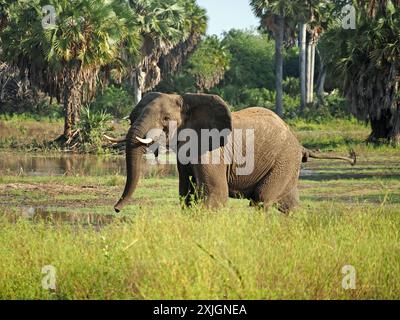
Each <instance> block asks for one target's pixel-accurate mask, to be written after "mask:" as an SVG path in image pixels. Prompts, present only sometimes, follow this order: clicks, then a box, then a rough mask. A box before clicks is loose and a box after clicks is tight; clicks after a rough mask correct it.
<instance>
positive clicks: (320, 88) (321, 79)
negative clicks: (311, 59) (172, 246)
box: [317, 58, 327, 105]
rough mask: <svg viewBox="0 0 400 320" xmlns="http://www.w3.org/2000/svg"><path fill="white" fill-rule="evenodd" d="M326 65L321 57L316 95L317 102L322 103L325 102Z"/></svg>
mask: <svg viewBox="0 0 400 320" xmlns="http://www.w3.org/2000/svg"><path fill="white" fill-rule="evenodd" d="M326 75H327V71H326V67H325V63H324V61H323V60H322V58H321V62H320V72H319V76H318V80H317V97H318V104H319V105H323V104H324V103H325V80H326Z"/></svg>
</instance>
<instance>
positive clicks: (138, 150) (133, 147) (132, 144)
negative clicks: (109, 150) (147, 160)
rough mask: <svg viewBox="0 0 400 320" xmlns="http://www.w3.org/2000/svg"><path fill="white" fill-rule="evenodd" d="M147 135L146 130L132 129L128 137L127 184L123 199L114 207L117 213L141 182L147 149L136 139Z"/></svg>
mask: <svg viewBox="0 0 400 320" xmlns="http://www.w3.org/2000/svg"><path fill="white" fill-rule="evenodd" d="M145 134H146V131H145V130H140V129H138V128H137V127H131V129H130V130H129V132H128V134H127V136H126V140H127V142H126V184H125V189H124V192H123V194H122V196H121V198H120V199H119V201H118V202H117V204H116V205H115V206H114V209H115V211H116V212H117V213H118V212H120V211H121V210H122V209H123V208H124V206H126V204H127V203H128V201H129V199H130V198H131V197H132V194H133V193H134V191H135V189H136V187H137V184H138V182H139V177H140V173H141V165H142V157H143V154H144V153H145V151H146V147H145V146H144V145H143V144H142V143H140V142H139V141H137V139H136V137H143V136H144V135H145Z"/></svg>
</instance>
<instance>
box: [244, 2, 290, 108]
mask: <svg viewBox="0 0 400 320" xmlns="http://www.w3.org/2000/svg"><path fill="white" fill-rule="evenodd" d="M250 5H251V7H252V8H253V12H254V14H255V15H256V16H257V17H258V18H260V21H261V26H262V27H263V28H265V29H267V30H268V31H269V32H270V34H271V35H272V37H273V38H274V39H275V64H276V76H275V78H276V79H275V81H276V106H275V108H276V110H275V111H276V113H277V114H278V115H280V116H283V49H284V46H285V45H286V46H291V45H293V44H294V42H295V39H296V36H295V24H293V19H292V17H293V16H294V12H295V10H296V6H295V5H294V3H293V2H290V1H285V0H273V1H268V0H251V1H250Z"/></svg>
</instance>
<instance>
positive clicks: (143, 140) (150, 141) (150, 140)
mask: <svg viewBox="0 0 400 320" xmlns="http://www.w3.org/2000/svg"><path fill="white" fill-rule="evenodd" d="M136 140H137V141H139V142H140V143H143V144H150V143H152V142H153V141H154V140H153V139H151V138H148V139H142V138H139V137H136Z"/></svg>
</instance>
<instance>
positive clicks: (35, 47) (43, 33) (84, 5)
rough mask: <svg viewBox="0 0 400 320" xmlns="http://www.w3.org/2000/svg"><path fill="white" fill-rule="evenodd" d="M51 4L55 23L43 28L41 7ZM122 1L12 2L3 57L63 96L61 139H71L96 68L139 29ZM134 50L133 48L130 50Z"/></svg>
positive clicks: (53, 93) (47, 89)
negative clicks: (53, 9)
mask: <svg viewBox="0 0 400 320" xmlns="http://www.w3.org/2000/svg"><path fill="white" fill-rule="evenodd" d="M44 5H52V6H54V8H55V10H56V13H57V20H56V24H55V25H54V26H51V28H46V29H44V28H43V27H42V7H43V6H44ZM134 18H135V16H134V15H133V14H132V13H131V10H130V8H129V6H128V5H127V4H126V3H125V1H123V0H112V1H107V0H75V1H68V0H31V1H26V2H25V1H24V2H20V1H18V2H16V3H15V4H13V5H12V6H11V9H10V17H9V25H8V26H7V27H6V28H5V29H4V30H3V32H2V34H1V38H3V39H4V42H3V44H2V45H3V49H4V57H5V58H6V59H7V61H8V62H10V63H12V64H13V65H15V66H17V67H18V68H19V69H20V72H22V73H24V74H27V75H28V77H29V79H30V81H31V83H32V84H34V85H36V86H38V87H39V88H40V89H42V90H43V91H45V92H47V93H48V94H50V95H51V96H56V97H58V98H60V99H61V100H62V101H63V106H64V113H65V124H64V134H63V135H62V140H63V141H68V140H71V137H72V136H73V129H74V127H75V126H76V124H77V122H78V120H79V111H80V107H81V105H82V99H83V97H84V96H85V95H88V93H90V92H93V91H94V88H95V87H96V80H97V75H98V73H99V70H100V68H101V67H102V66H105V65H107V64H109V63H111V62H112V61H114V60H115V59H117V58H118V57H119V48H120V45H121V44H122V43H124V44H126V43H131V42H132V41H130V39H132V38H135V37H137V36H138V33H137V30H135V29H133V28H132V25H130V26H128V23H131V22H129V21H135V19H134ZM132 51H133V50H132Z"/></svg>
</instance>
